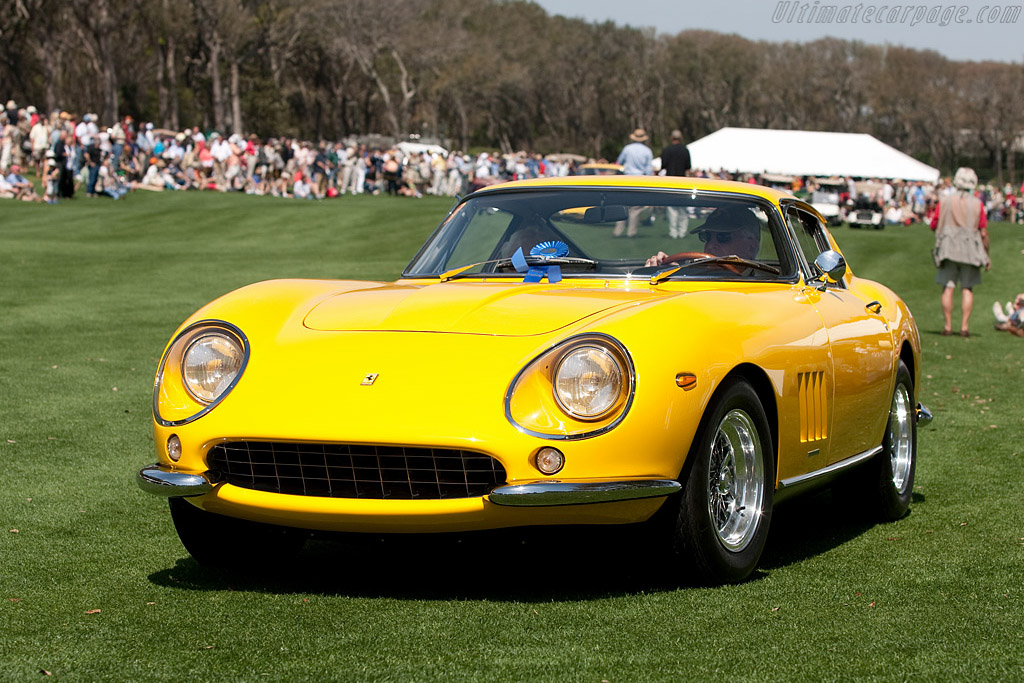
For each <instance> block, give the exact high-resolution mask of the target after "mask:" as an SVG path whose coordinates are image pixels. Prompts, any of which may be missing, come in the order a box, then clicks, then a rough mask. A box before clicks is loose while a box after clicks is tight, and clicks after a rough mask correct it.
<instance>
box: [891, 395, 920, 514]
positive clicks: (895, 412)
mask: <svg viewBox="0 0 1024 683" xmlns="http://www.w3.org/2000/svg"><path fill="white" fill-rule="evenodd" d="M913 419H914V409H913V406H911V404H910V392H909V391H908V390H907V387H906V385H905V384H898V385H897V386H896V391H895V392H893V395H892V406H891V407H890V408H889V426H888V430H889V459H890V462H891V464H892V483H893V486H895V487H896V490H897V491H899V493H900V494H901V495H902V494H903V493H906V490H907V484H908V483H909V479H910V466H911V464H912V462H913V447H914V439H913V425H912V424H911V422H910V421H911V420H913Z"/></svg>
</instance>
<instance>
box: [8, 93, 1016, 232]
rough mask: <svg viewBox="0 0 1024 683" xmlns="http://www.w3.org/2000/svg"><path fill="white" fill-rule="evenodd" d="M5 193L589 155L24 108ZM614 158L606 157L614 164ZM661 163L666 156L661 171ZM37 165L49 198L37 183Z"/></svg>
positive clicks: (343, 175) (304, 189) (11, 115)
mask: <svg viewBox="0 0 1024 683" xmlns="http://www.w3.org/2000/svg"><path fill="white" fill-rule="evenodd" d="M0 119H2V123H3V136H2V144H0V197H7V198H14V199H20V200H24V201H36V202H47V203H57V202H58V201H60V200H61V199H67V198H71V197H73V196H75V195H76V193H79V194H80V193H83V192H84V194H85V195H86V196H90V197H99V196H102V197H111V198H114V199H120V198H121V197H123V196H124V195H125V194H127V193H129V192H132V191H136V190H145V191H155V192H163V191H184V190H202V191H207V190H213V191H220V192H244V193H247V194H255V195H271V196H276V197H294V198H297V199H324V198H330V197H338V196H340V195H344V194H364V193H368V194H391V195H400V196H407V197H421V196H423V195H425V194H433V195H446V196H455V195H457V194H465V193H467V192H470V191H472V190H474V189H477V188H479V187H482V186H486V185H490V184H494V183H497V182H503V181H506V180H515V179H521V178H536V177H543V176H565V175H574V174H575V173H577V172H578V163H579V161H580V160H582V157H577V156H573V155H561V156H559V155H552V156H549V157H546V158H545V157H542V156H541V155H540V154H530V153H526V152H520V153H518V154H504V155H498V154H488V153H481V154H479V155H475V156H470V155H468V154H464V153H461V152H451V153H449V152H447V151H446V150H444V149H442V148H440V147H436V146H429V145H420V144H409V143H399V144H396V145H368V144H360V143H359V142H358V141H356V140H349V141H337V142H330V141H320V142H308V141H301V140H298V139H294V138H288V137H279V138H268V139H261V138H259V137H257V136H255V135H249V136H247V137H244V136H242V135H238V134H234V135H229V136H223V135H221V134H220V133H218V132H207V133H204V132H202V131H201V130H199V129H198V128H187V129H185V130H182V131H172V130H167V129H161V128H156V127H154V125H153V124H152V123H137V122H136V121H134V120H133V119H132V117H131V116H124V117H122V118H121V119H120V120H118V121H115V122H113V124H112V125H110V126H105V125H101V123H100V120H99V117H97V116H96V114H91V113H87V114H84V115H82V116H80V117H78V116H74V115H72V114H69V113H68V112H65V111H60V110H55V111H52V112H50V113H49V114H48V115H46V114H44V113H41V112H39V111H38V110H37V109H36V107H33V106H28V107H25V108H19V107H18V106H17V103H16V102H14V101H13V100H10V101H8V102H7V105H6V107H5V108H4V110H3V112H2V113H0ZM602 161H603V160H602ZM659 161H660V159H656V160H655V170H656V171H657V169H658V163H657V162H659ZM27 168H32V169H34V172H35V174H36V176H37V178H38V179H39V181H40V182H39V185H40V187H41V191H37V190H36V184H35V183H33V182H31V181H30V180H29V179H28V178H27V177H26V175H25V174H26V169H27ZM691 173H692V174H693V175H698V176H715V177H720V178H726V179H731V180H741V181H746V182H754V183H758V182H760V183H763V184H772V183H769V182H768V181H767V180H765V179H764V178H761V177H760V176H751V175H742V176H736V175H733V174H729V173H724V172H716V173H712V172H707V171H700V170H693V171H691ZM817 182H818V181H816V180H815V179H813V178H796V179H793V180H792V183H791V188H790V189H792V190H793V191H795V192H797V193H801V192H802V191H806V192H807V193H808V194H809V195H812V194H813V191H814V190H815V189H817ZM842 183H843V185H844V187H842V192H841V193H840V194H841V196H840V203H841V206H842V210H843V212H844V215H845V213H846V212H848V211H851V210H854V209H855V207H858V206H863V205H865V204H866V205H869V206H871V207H874V208H875V209H876V210H878V211H880V212H881V213H883V214H884V217H885V220H886V222H888V223H891V224H904V223H911V222H917V221H927V220H929V219H930V214H931V212H933V211H934V208H935V206H936V205H937V203H938V199H939V197H941V196H942V195H943V194H944V193H945V192H946V191H948V189H949V188H950V187H951V183H950V181H949V179H942V180H941V181H940V182H938V183H934V184H933V183H920V182H901V181H885V180H869V181H857V182H854V181H853V180H852V179H843V180H842ZM1021 194H1024V186H1022V188H1021V192H1020V193H1015V192H1014V191H1013V188H1012V187H1011V186H1010V185H1009V184H1007V185H1006V186H1005V187H1002V188H997V187H992V186H982V187H980V188H979V189H978V196H979V197H980V198H981V200H982V202H983V204H984V205H985V207H986V210H987V211H988V217H989V219H990V220H1010V221H1020V222H1024V207H1022V206H1021V203H1020V195H1021Z"/></svg>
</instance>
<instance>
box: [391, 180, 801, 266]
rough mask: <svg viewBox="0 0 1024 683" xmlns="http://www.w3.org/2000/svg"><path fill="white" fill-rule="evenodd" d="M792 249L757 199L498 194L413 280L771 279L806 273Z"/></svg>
mask: <svg viewBox="0 0 1024 683" xmlns="http://www.w3.org/2000/svg"><path fill="white" fill-rule="evenodd" d="M785 244H786V241H785V235H784V233H783V228H781V227H780V224H779V223H778V221H777V219H776V217H775V214H774V213H773V212H772V211H771V208H770V205H769V204H768V203H767V202H762V201H760V200H758V199H757V198H754V197H738V196H736V197H733V196H726V195H720V194H710V193H706V194H698V193H692V192H678V191H675V192H672V191H656V190H629V189H624V190H618V189H573V190H566V189H559V190H547V189H538V190H529V191H523V190H509V191H490V192H484V193H480V194H478V195H475V196H472V197H470V198H468V199H467V200H466V201H464V202H463V203H462V204H460V205H459V206H458V207H457V208H456V209H455V210H454V211H453V212H452V214H451V215H449V216H448V218H447V219H446V220H445V222H444V223H443V224H442V225H441V227H440V228H439V229H438V230H437V231H436V232H435V233H434V235H433V236H432V237H431V238H430V240H428V242H427V243H426V244H425V245H424V246H423V248H422V249H421V250H420V252H419V253H418V254H417V255H416V257H415V258H414V259H413V261H412V263H410V265H409V267H408V268H407V269H406V270H405V272H404V273H403V277H406V278H439V279H441V280H442V281H447V280H450V279H454V278H455V277H460V278H467V277H486V278H510V279H514V278H519V279H524V278H525V279H526V281H528V282H529V281H534V282H536V281H540V280H543V279H545V278H547V279H548V281H549V282H551V281H556V280H552V279H551V278H550V277H549V276H550V275H551V274H552V273H551V272H546V271H544V272H541V273H540V277H537V272H536V271H537V269H541V270H542V271H543V268H544V266H545V265H546V264H550V265H551V266H557V276H558V277H559V278H602V279H608V278H628V277H631V276H642V277H649V276H650V275H652V274H653V273H654V272H656V271H659V270H663V269H664V267H665V266H666V265H671V264H678V265H686V266H687V267H686V268H681V269H679V270H677V271H675V272H674V273H673V274H672V275H671V278H673V279H674V278H687V279H726V280H735V279H751V280H767V281H771V280H779V279H780V278H782V279H784V278H788V277H791V276H792V275H793V274H795V272H796V268H795V265H794V263H793V260H792V258H791V257H790V256H789V252H788V250H787V249H786V248H785V247H784V245H785ZM712 257H735V258H733V259H732V260H731V261H730V260H728V259H724V258H712ZM742 261H747V262H749V265H748V266H746V267H744V266H743V264H742ZM691 264H692V267H691ZM531 272H532V276H531ZM531 277H533V279H530V278H531ZM666 279H667V278H666Z"/></svg>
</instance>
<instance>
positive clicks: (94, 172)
mask: <svg viewBox="0 0 1024 683" xmlns="http://www.w3.org/2000/svg"><path fill="white" fill-rule="evenodd" d="M99 177H100V165H99V164H96V165H95V166H90V167H89V182H88V183H86V185H85V193H86V194H88V195H93V194H96V180H97V179H98V178H99Z"/></svg>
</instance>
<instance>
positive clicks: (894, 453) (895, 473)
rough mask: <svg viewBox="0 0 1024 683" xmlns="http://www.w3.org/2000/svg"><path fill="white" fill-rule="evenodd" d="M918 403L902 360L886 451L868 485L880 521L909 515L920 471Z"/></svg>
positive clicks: (874, 464) (873, 467)
mask: <svg viewBox="0 0 1024 683" xmlns="http://www.w3.org/2000/svg"><path fill="white" fill-rule="evenodd" d="M916 407H917V403H915V401H914V380H913V378H912V377H911V376H910V370H909V369H907V366H906V365H905V364H904V363H903V361H900V364H899V367H898V368H897V369H896V385H895V387H894V388H893V396H892V400H891V402H890V404H889V421H888V423H887V424H886V426H885V438H884V439H883V440H882V452H881V453H879V454H878V457H877V458H874V459H873V461H872V464H871V465H870V468H869V469H868V473H869V476H868V478H867V484H868V486H870V487H871V490H872V493H873V494H874V496H873V497H874V501H875V505H874V508H875V512H876V513H877V516H878V518H879V519H880V520H882V521H884V522H891V521H893V520H896V519H900V518H901V517H903V516H904V515H906V514H907V510H908V509H909V508H910V499H911V497H912V496H913V491H914V473H915V471H916V470H917V413H916Z"/></svg>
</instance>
